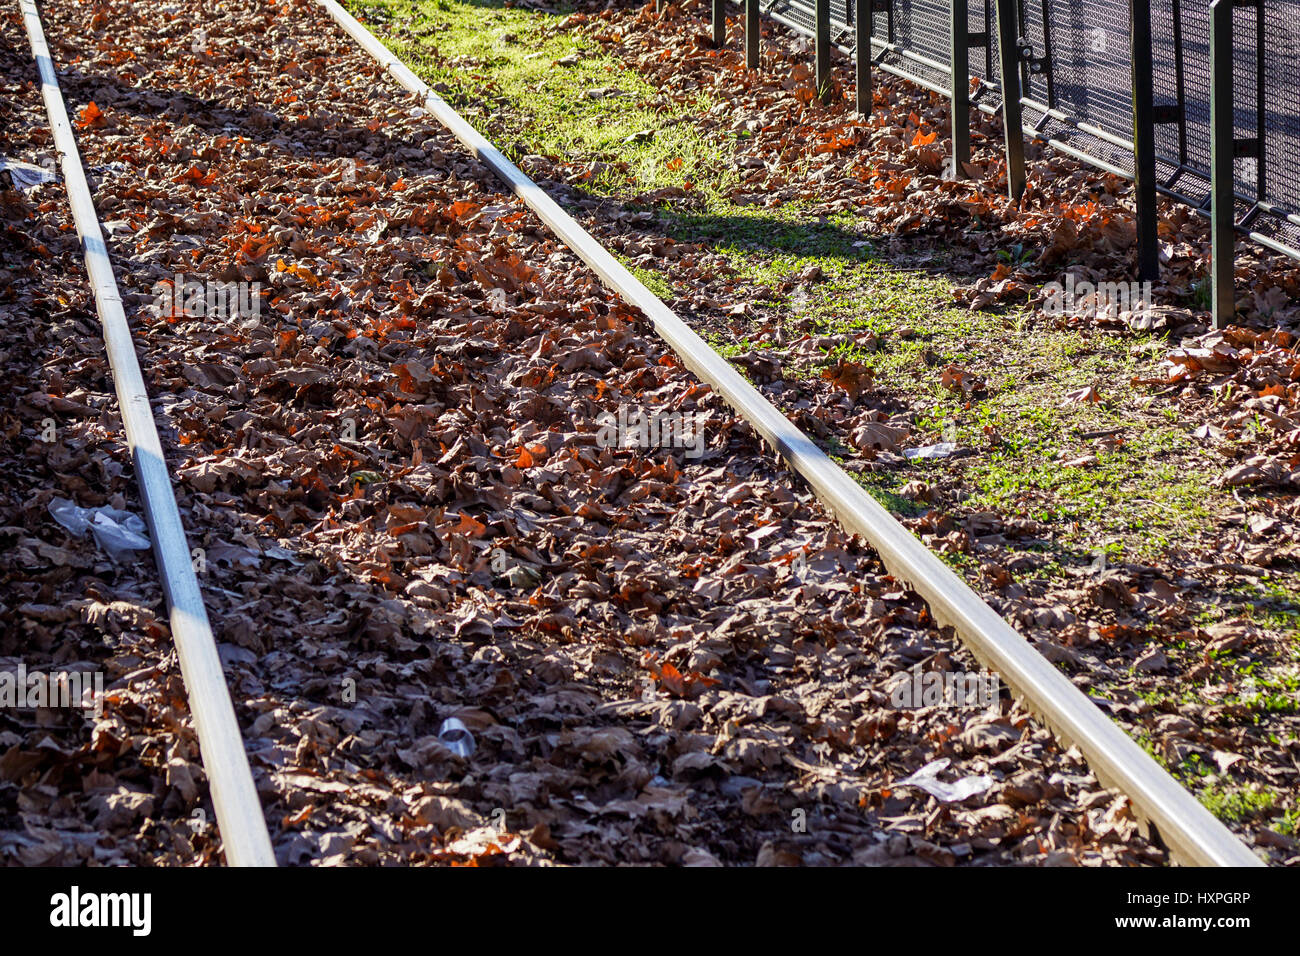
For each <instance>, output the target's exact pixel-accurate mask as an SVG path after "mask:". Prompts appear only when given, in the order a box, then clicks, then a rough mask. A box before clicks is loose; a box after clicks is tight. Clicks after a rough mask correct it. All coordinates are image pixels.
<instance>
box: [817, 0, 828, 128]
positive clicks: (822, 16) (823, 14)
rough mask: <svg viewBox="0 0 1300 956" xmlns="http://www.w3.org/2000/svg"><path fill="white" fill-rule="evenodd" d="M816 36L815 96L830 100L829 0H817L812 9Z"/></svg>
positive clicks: (825, 101)
mask: <svg viewBox="0 0 1300 956" xmlns="http://www.w3.org/2000/svg"><path fill="white" fill-rule="evenodd" d="M814 13H815V17H816V34H817V95H818V96H819V97H821V101H822V102H823V103H829V102H830V100H831V0H817V2H816V6H815V8H814Z"/></svg>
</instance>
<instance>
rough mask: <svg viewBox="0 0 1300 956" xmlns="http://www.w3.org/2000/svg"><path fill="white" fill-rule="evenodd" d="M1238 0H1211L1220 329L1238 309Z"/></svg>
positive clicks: (1213, 227) (1213, 231) (1213, 215)
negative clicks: (1235, 231)
mask: <svg viewBox="0 0 1300 956" xmlns="http://www.w3.org/2000/svg"><path fill="white" fill-rule="evenodd" d="M1232 7H1233V0H1212V2H1211V3H1210V235H1211V243H1212V245H1211V256H1212V259H1211V269H1212V270H1213V277H1212V279H1211V282H1212V291H1213V297H1212V300H1211V301H1212V311H1213V316H1214V327H1215V328H1216V329H1221V328H1223V327H1224V326H1226V325H1227V324H1228V322H1229V321H1230V320H1231V319H1232V317H1233V314H1234V313H1235V312H1236V295H1235V291H1234V289H1233V273H1234V271H1235V267H1236V262H1235V256H1234V251H1233V246H1234V244H1235V237H1234V235H1233V221H1234V219H1235V218H1236V217H1235V214H1234V205H1235V199H1234V196H1233V194H1234V193H1235V192H1236V188H1235V184H1234V182H1233V180H1234V176H1233V158H1234V155H1235V153H1236V139H1235V129H1234V126H1235V124H1234V122H1233V113H1232Z"/></svg>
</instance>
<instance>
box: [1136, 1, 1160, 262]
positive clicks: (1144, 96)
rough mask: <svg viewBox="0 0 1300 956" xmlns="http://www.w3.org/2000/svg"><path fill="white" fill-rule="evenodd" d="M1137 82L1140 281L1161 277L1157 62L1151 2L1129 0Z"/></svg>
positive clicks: (1137, 203)
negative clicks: (1152, 32)
mask: <svg viewBox="0 0 1300 956" xmlns="http://www.w3.org/2000/svg"><path fill="white" fill-rule="evenodd" d="M1128 10H1129V36H1130V38H1131V40H1132V49H1131V51H1130V52H1131V53H1132V56H1131V57H1130V61H1131V67H1132V73H1131V76H1132V80H1133V202H1134V206H1135V207H1136V213H1137V252H1138V279H1140V280H1142V281H1144V282H1145V281H1147V280H1154V279H1156V278H1159V276H1160V255H1159V249H1158V247H1157V245H1156V121H1155V85H1154V81H1155V77H1154V73H1155V61H1154V59H1153V57H1152V53H1151V0H1129V5H1128Z"/></svg>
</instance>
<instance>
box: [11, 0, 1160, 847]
mask: <svg viewBox="0 0 1300 956" xmlns="http://www.w3.org/2000/svg"><path fill="white" fill-rule="evenodd" d="M43 14H44V17H45V21H46V30H47V33H48V35H49V40H50V43H51V48H52V51H53V56H54V60H55V61H56V63H57V64H58V65H59V66H60V70H61V75H60V84H61V86H62V88H63V94H64V96H65V97H66V99H67V102H68V109H69V113H70V114H71V115H72V116H73V118H74V120H75V121H76V125H77V127H78V140H79V146H80V149H81V153H82V156H83V158H84V162H85V165H86V166H87V168H88V169H89V170H91V172H92V177H93V184H94V186H95V203H96V208H97V210H98V213H99V217H100V219H101V221H103V223H104V229H105V234H106V236H107V243H108V249H109V252H110V255H111V257H112V260H113V265H114V268H115V270H116V272H117V278H118V282H119V285H120V287H121V290H122V299H123V303H124V306H125V309H126V313H127V316H128V318H129V319H130V320H131V322H132V325H133V328H134V330H135V332H136V337H137V347H138V352H139V354H140V365H141V367H142V369H143V371H144V374H145V378H146V383H147V386H148V389H149V393H150V395H151V396H152V399H153V408H154V413H155V418H156V419H157V421H158V425H159V431H160V433H161V436H162V440H163V447H164V451H165V454H166V456H167V458H168V460H169V462H171V463H173V465H174V467H175V475H176V496H177V500H178V502H179V505H180V508H181V513H182V516H183V518H184V520H185V522H186V526H187V529H188V533H189V537H190V542H189V543H190V545H191V546H192V547H194V548H196V549H198V550H197V551H195V552H194V561H195V570H196V572H197V573H198V576H199V580H200V584H201V586H202V588H203V593H204V597H205V601H206V604H207V609H208V614H209V615H210V616H211V619H212V622H213V629H214V631H215V633H216V636H217V640H218V642H219V644H218V649H219V651H220V652H221V656H222V661H223V663H224V665H225V670H226V677H227V682H228V686H229V688H230V695H231V699H232V701H233V703H234V705H235V711H236V715H237V717H238V718H239V722H240V725H241V727H242V729H243V733H244V737H245V744H246V749H247V753H248V760H249V764H250V766H251V769H252V772H253V777H254V781H255V783H256V785H257V789H258V792H259V795H260V797H261V800H262V803H263V807H264V810H265V822H266V825H267V828H268V830H269V832H270V836H271V841H272V845H273V846H274V850H275V857H276V859H277V861H278V862H280V863H282V864H289V865H297V864H307V863H324V864H381V863H400V864H421V863H470V862H472V863H478V864H485V863H515V864H549V863H577V864H589V863H670V864H696V865H714V864H759V865H790V864H843V863H857V864H917V865H954V864H973V865H998V864H1023V863H1029V864H1039V865H1073V864H1083V865H1107V864H1119V865H1135V864H1160V863H1164V862H1166V861H1167V859H1168V856H1167V853H1166V851H1165V849H1164V848H1162V847H1161V846H1159V845H1158V844H1156V843H1153V842H1149V841H1148V840H1147V839H1146V838H1145V837H1144V836H1143V835H1142V834H1141V832H1140V830H1139V826H1138V816H1139V815H1138V814H1137V813H1136V812H1135V810H1134V808H1133V807H1132V806H1131V804H1130V801H1129V798H1128V797H1126V796H1125V795H1124V794H1121V793H1119V792H1117V791H1114V790H1110V789H1107V788H1106V787H1105V786H1103V785H1102V784H1101V783H1099V782H1098V780H1097V779H1096V777H1095V776H1094V775H1093V774H1092V773H1091V771H1090V770H1089V769H1088V765H1087V763H1086V761H1085V760H1084V758H1083V756H1082V754H1081V753H1080V751H1079V750H1078V749H1076V748H1072V747H1068V746H1066V745H1063V744H1060V743H1058V742H1057V741H1056V739H1055V738H1054V737H1053V736H1052V735H1051V733H1049V732H1048V731H1047V730H1046V729H1044V727H1043V726H1042V725H1041V724H1039V723H1038V722H1036V720H1035V719H1034V718H1033V717H1032V716H1031V715H1030V712H1029V710H1028V709H1026V708H1025V707H1023V706H1022V705H1021V704H1019V703H1016V702H1014V701H1013V700H1012V698H1011V696H1010V695H1008V694H1001V695H1000V696H997V697H996V699H995V700H994V701H993V702H991V703H989V704H988V705H987V706H985V705H984V703H980V704H976V705H968V706H922V707H916V706H915V701H911V700H910V699H908V700H906V701H904V703H903V704H900V703H899V701H900V700H903V699H904V698H906V695H907V694H908V693H911V690H909V689H907V688H904V687H903V686H902V684H900V677H903V678H905V679H904V681H903V683H907V684H908V685H909V687H911V686H915V687H919V686H920V685H919V682H918V683H917V684H915V685H912V684H910V678H907V675H908V674H909V673H911V672H910V670H909V669H911V668H914V667H915V668H918V674H919V673H920V672H922V671H935V672H941V673H958V672H959V673H963V674H978V673H979V672H980V665H979V663H978V662H977V660H976V659H975V658H974V657H973V656H972V655H971V654H970V653H969V652H968V651H967V650H966V649H965V647H964V646H963V645H962V644H961V643H960V642H959V641H957V640H956V639H955V638H954V637H953V636H952V634H951V632H950V631H945V630H942V629H940V628H939V626H938V625H937V624H936V622H935V620H934V617H933V615H932V613H931V611H930V610H929V609H928V608H927V606H926V604H925V603H924V602H922V601H921V599H920V598H919V597H918V596H917V595H916V594H915V593H913V592H912V591H910V590H909V589H908V588H907V587H905V586H904V585H903V584H902V583H901V582H900V581H899V580H898V579H897V578H895V577H893V576H891V575H890V574H889V573H888V572H887V571H886V570H885V568H884V567H883V566H882V564H881V563H880V561H879V559H878V556H877V555H876V553H875V552H874V551H873V550H872V549H871V548H870V547H868V546H866V545H865V544H864V543H863V542H862V541H861V540H860V539H855V538H853V537H852V536H850V535H849V534H847V533H846V532H845V531H843V530H842V529H841V528H840V527H839V526H838V525H837V524H836V522H835V521H834V520H833V518H832V517H831V516H830V515H829V514H828V513H827V511H826V510H825V509H824V508H823V507H822V506H821V505H820V504H819V503H818V502H817V501H816V499H815V498H814V497H813V495H812V494H811V493H810V491H809V490H808V488H807V486H806V485H805V484H804V482H802V481H801V480H800V479H798V478H796V477H794V476H792V474H791V472H790V471H789V469H787V468H786V467H785V466H784V465H783V464H782V463H781V462H780V460H779V459H778V458H776V457H775V456H774V455H772V454H771V453H770V452H769V451H766V450H765V449H764V447H763V445H762V443H761V442H760V440H759V439H758V437H757V436H756V434H755V433H754V431H753V430H752V429H751V428H750V427H749V426H748V425H747V424H746V423H745V422H744V421H743V420H742V419H741V418H739V417H738V416H737V415H736V414H735V412H734V411H732V410H731V408H730V407H729V406H728V405H727V404H726V403H724V402H723V401H722V399H721V398H720V397H719V395H718V394H717V393H716V392H715V391H714V390H713V389H711V388H710V387H709V386H707V385H704V384H702V383H701V382H700V381H699V380H698V379H697V378H696V377H694V376H693V375H692V374H691V373H690V372H688V371H687V370H686V368H685V367H684V366H683V363H682V361H681V359H680V358H678V357H676V356H675V354H674V353H673V352H672V351H671V350H669V349H668V348H667V346H666V345H665V344H664V342H663V341H662V340H661V339H659V338H658V337H657V336H656V335H655V333H654V329H653V328H652V327H651V325H650V324H649V323H648V322H647V321H646V320H645V319H644V318H643V317H642V316H641V315H639V314H638V313H637V312H636V311H635V310H634V309H632V308H631V307H629V306H628V305H626V304H625V303H623V302H622V301H621V300H620V299H619V298H618V297H617V296H615V295H614V294H613V293H611V292H609V291H608V290H606V289H605V288H603V287H602V286H601V285H600V283H599V281H598V280H597V278H596V276H595V275H594V274H593V273H592V272H591V270H589V269H588V268H587V267H586V266H585V265H584V264H583V263H582V262H581V261H580V260H579V259H578V258H577V257H576V256H575V255H574V254H573V253H572V252H570V251H569V250H568V249H567V248H566V247H564V246H563V245H561V244H560V243H559V242H557V241H556V239H555V237H554V235H553V234H552V233H551V232H550V230H548V229H547V228H546V227H545V226H544V225H543V223H542V222H541V221H540V220H539V219H538V218H537V217H536V216H534V214H533V213H532V212H531V211H530V210H529V209H528V207H527V206H525V205H524V204H523V203H522V202H520V201H519V200H517V199H516V198H514V197H513V196H512V195H511V194H510V193H509V192H508V191H505V190H503V188H502V185H501V183H500V181H499V180H498V179H497V178H496V177H495V176H494V175H493V174H492V172H491V171H490V170H489V169H488V167H487V166H485V165H484V164H483V163H481V162H479V161H477V160H475V159H474V158H472V157H471V156H470V155H469V154H467V153H466V152H465V151H464V150H463V149H462V148H461V146H460V145H459V144H458V143H457V142H456V140H455V139H454V138H453V137H452V136H451V134H450V133H448V132H447V131H446V129H444V127H443V126H442V125H441V124H440V123H439V122H437V121H436V120H435V119H434V118H433V117H432V116H431V115H430V113H429V112H428V110H426V108H425V107H424V106H421V105H420V104H419V103H418V102H417V101H415V100H413V99H411V98H410V97H408V96H406V95H404V94H402V92H401V91H400V90H399V89H398V88H397V87H396V86H395V85H394V84H393V83H392V82H391V81H390V80H389V79H388V77H387V76H386V75H385V74H384V73H383V72H382V71H381V70H380V69H379V68H378V67H377V66H376V64H375V63H374V61H373V60H372V59H371V58H370V57H369V56H368V55H366V54H365V53H364V52H362V51H361V50H360V49H359V48H358V47H357V46H356V45H355V44H354V43H353V42H352V40H350V39H349V38H348V37H347V36H346V35H344V34H343V33H342V32H341V31H340V30H339V29H338V28H337V27H336V26H335V24H334V22H333V21H332V20H331V19H330V18H329V16H327V14H326V12H325V11H324V10H323V9H322V8H321V7H320V6H319V5H317V4H316V3H309V2H289V3H286V4H283V5H281V6H278V7H266V6H261V5H256V4H252V3H248V2H243V0H237V2H233V3H231V4H228V5H225V6H223V7H222V8H221V10H220V11H219V12H217V13H213V12H212V11H211V10H209V9H208V8H207V7H206V6H205V5H202V4H199V3H197V2H188V0H187V2H180V3H176V4H173V5H171V6H152V5H137V4H129V3H125V2H109V3H107V4H104V5H102V6H100V7H97V8H95V9H94V10H89V9H87V8H85V7H83V6H81V5H77V4H72V3H67V2H61V0H60V2H53V3H49V4H46V5H44V7H43ZM196 24H201V25H202V28H201V30H199V29H197V28H196ZM0 29H2V30H3V33H2V34H0V35H2V37H3V43H4V47H3V49H4V60H3V67H4V72H5V83H6V89H7V90H9V91H13V92H14V94H15V95H13V96H12V97H10V98H9V100H10V102H11V103H12V104H13V105H12V106H7V107H6V108H5V109H6V111H5V113H3V114H0V121H3V122H4V124H5V126H6V131H7V132H8V131H12V136H11V139H10V140H9V141H10V142H12V143H13V144H14V145H15V147H17V148H19V149H20V150H21V151H23V152H24V153H25V154H26V155H25V156H24V158H27V159H28V161H34V162H36V163H38V164H39V161H40V159H41V158H42V157H43V154H47V153H48V151H49V141H48V139H47V137H46V136H45V135H44V134H43V133H42V124H41V117H40V112H39V111H40V105H39V95H38V94H37V92H36V91H35V88H34V87H33V86H32V85H31V84H32V78H33V76H34V70H33V67H32V65H31V62H30V59H24V56H23V53H24V43H23V42H22V37H21V27H20V25H19V24H18V22H17V21H16V20H15V19H14V18H13V16H12V15H6V16H5V18H4V20H3V23H2V25H0ZM61 190H62V185H61V184H59V183H49V184H45V185H41V186H37V187H35V188H33V189H30V190H10V191H7V192H5V193H4V194H3V197H4V206H3V209H4V211H5V221H4V232H3V238H2V240H0V241H3V243H4V244H5V247H6V257H5V259H6V266H5V268H6V276H5V279H6V289H7V291H6V293H5V294H4V296H3V298H0V308H3V309H4V311H5V313H6V321H5V322H4V323H3V329H2V331H0V335H2V336H3V339H2V340H0V342H2V344H0V352H2V353H3V355H2V356H0V361H3V362H4V363H5V365H6V366H7V368H8V370H9V374H10V375H11V377H12V378H13V380H14V381H15V382H18V383H21V385H20V387H16V388H11V389H6V391H5V397H4V401H5V402H6V407H5V409H4V412H3V421H4V422H5V425H6V427H5V430H4V446H3V449H0V452H2V453H3V455H4V457H5V459H6V461H12V462H14V463H15V467H14V469H13V472H12V473H13V475H14V479H13V480H12V481H11V482H10V483H9V485H8V487H7V488H6V493H5V496H4V498H3V502H2V503H0V507H2V508H3V512H4V513H3V514H2V515H0V526H3V530H2V531H0V533H2V534H4V535H5V536H6V537H5V539H4V541H5V553H4V555H3V557H2V558H0V574H3V576H4V580H5V587H4V594H5V602H4V611H3V613H4V619H5V622H6V624H7V625H8V626H7V627H6V628H5V631H4V636H3V637H0V659H6V660H9V659H13V660H19V659H21V661H23V662H25V664H26V666H28V667H36V666H40V667H46V668H51V669H52V668H53V667H55V666H56V665H60V664H63V663H65V662H68V661H72V660H81V661H83V662H85V663H88V664H91V665H93V666H94V667H95V668H98V669H101V670H104V671H105V672H106V676H107V677H108V682H109V685H110V686H109V689H108V693H107V696H106V698H105V701H104V712H103V715H102V716H97V717H94V718H93V719H92V718H91V717H89V716H83V715H81V714H76V713H67V714H61V715H56V716H55V717H54V718H52V719H47V716H43V717H42V718H41V720H40V721H38V722H36V723H33V722H31V721H28V720H26V718H25V717H21V716H14V714H13V712H11V711H6V712H4V713H3V714H0V735H3V736H0V741H2V742H3V744H4V746H3V747H2V748H0V753H2V754H3V757H2V758H0V768H3V770H2V772H0V858H3V859H4V860H5V862H6V863H20V864H22V863H26V864H33V863H75V862H83V863H84V862H91V861H95V862H130V863H163V864H194V863H202V862H212V861H216V860H217V859H219V856H220V835H219V834H218V833H217V831H216V828H215V827H214V826H213V825H212V817H213V814H212V812H211V805H210V803H209V801H208V797H207V794H206V788H205V787H204V774H203V771H202V769H201V767H200V766H199V763H198V760H199V754H198V747H197V743H196V740H195V737H194V733H193V729H192V727H191V726H190V725H189V722H188V718H187V708H186V702H185V692H184V688H183V686H182V683H181V679H180V675H179V671H178V669H177V666H176V663H175V659H174V656H173V654H172V651H171V645H170V642H169V640H168V636H169V634H168V629H167V626H166V613H165V609H164V604H163V600H162V594H161V592H160V590H159V588H158V587H157V585H156V584H155V583H154V575H153V573H152V568H151V567H150V566H149V565H148V564H147V562H146V561H144V560H138V561H136V562H131V561H130V560H129V559H126V560H122V561H120V562H119V561H114V560H112V559H109V558H108V557H107V556H106V555H104V554H103V552H102V551H100V550H97V547H96V545H95V544H94V542H93V541H92V540H91V539H89V538H87V539H76V538H73V537H70V536H69V534H68V533H67V532H66V531H65V530H64V529H63V527H62V526H61V525H60V524H59V523H58V522H56V521H55V520H53V518H52V517H51V515H50V513H49V505H50V503H51V501H52V500H53V499H55V498H57V497H65V498H69V499H71V500H74V501H76V502H77V503H79V504H81V505H83V506H86V507H95V506H99V505H101V504H105V503H107V504H112V505H114V506H116V507H121V508H125V509H127V510H135V511H138V510H139V507H140V504H139V501H138V498H137V497H136V495H135V491H134V486H133V483H132V481H131V479H132V477H133V475H132V469H131V467H130V457H129V455H128V454H127V451H126V447H125V445H124V443H123V441H122V438H121V435H120V430H119V429H120V426H119V425H118V424H117V422H116V421H115V418H114V410H113V409H114V404H113V401H112V398H111V390H112V384H111V382H110V381H109V378H108V375H107V374H106V371H107V370H106V364H105V363H104V362H103V360H102V358H101V357H100V355H101V351H102V346H101V344H100V343H99V342H98V341H97V338H96V331H95V325H96V323H95V320H94V316H93V314H92V311H93V307H92V305H91V303H90V300H89V297H88V293H87V291H86V286H85V279H84V275H83V274H82V273H81V271H80V265H79V249H78V245H77V242H76V240H75V234H73V233H71V232H70V231H69V229H68V216H67V213H66V210H65V208H64V201H63V195H62V192H61ZM11 262H12V263H16V264H17V265H16V266H15V265H11V264H10V263H11ZM190 291H194V292H195V294H196V295H197V298H192V297H190V296H189V295H188V294H186V295H182V293H189V292H190ZM232 299H233V300H234V301H235V302H236V305H235V306H234V307H232V306H231V305H230V303H231V301H232ZM47 419H53V420H54V436H55V440H54V441H52V442H50V441H43V440H41V438H40V436H41V434H42V430H43V429H44V427H45V425H46V424H47V421H46V420H47ZM611 433H612V434H613V435H614V436H615V438H614V439H613V440H611V439H610V435H611ZM647 446H648V447H647ZM660 446H666V447H660ZM34 655H38V656H34ZM935 761H946V763H945V764H943V765H936V764H935ZM923 768H928V773H927V772H926V771H925V769H923ZM918 771H921V772H922V777H923V778H925V779H926V780H928V781H931V782H927V783H925V785H922V782H921V781H919V780H918V779H917V778H916V777H912V780H913V781H915V782H912V783H904V782H903V781H905V780H907V779H908V778H909V777H911V775H914V774H917V773H918ZM935 780H937V781H938V782H939V784H948V785H949V786H952V785H964V786H966V787H967V788H968V790H969V791H970V795H969V796H967V797H965V798H964V799H940V798H939V797H936V796H934V795H932V793H931V791H938V792H943V787H942V786H940V785H937V784H936V783H934V782H932V781H935ZM927 787H928V789H927ZM944 796H945V797H951V796H953V795H952V794H951V793H946V794H944Z"/></svg>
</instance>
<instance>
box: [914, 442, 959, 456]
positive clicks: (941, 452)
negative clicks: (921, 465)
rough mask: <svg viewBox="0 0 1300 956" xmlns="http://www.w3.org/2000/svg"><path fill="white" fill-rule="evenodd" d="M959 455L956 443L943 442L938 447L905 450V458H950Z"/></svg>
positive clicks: (923, 446)
mask: <svg viewBox="0 0 1300 956" xmlns="http://www.w3.org/2000/svg"><path fill="white" fill-rule="evenodd" d="M956 453H957V443H956V442H955V441H941V442H939V444H937V445H922V446H921V447H920V448H904V449H903V457H904V458H948V457H950V456H952V455H955V454H956Z"/></svg>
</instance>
